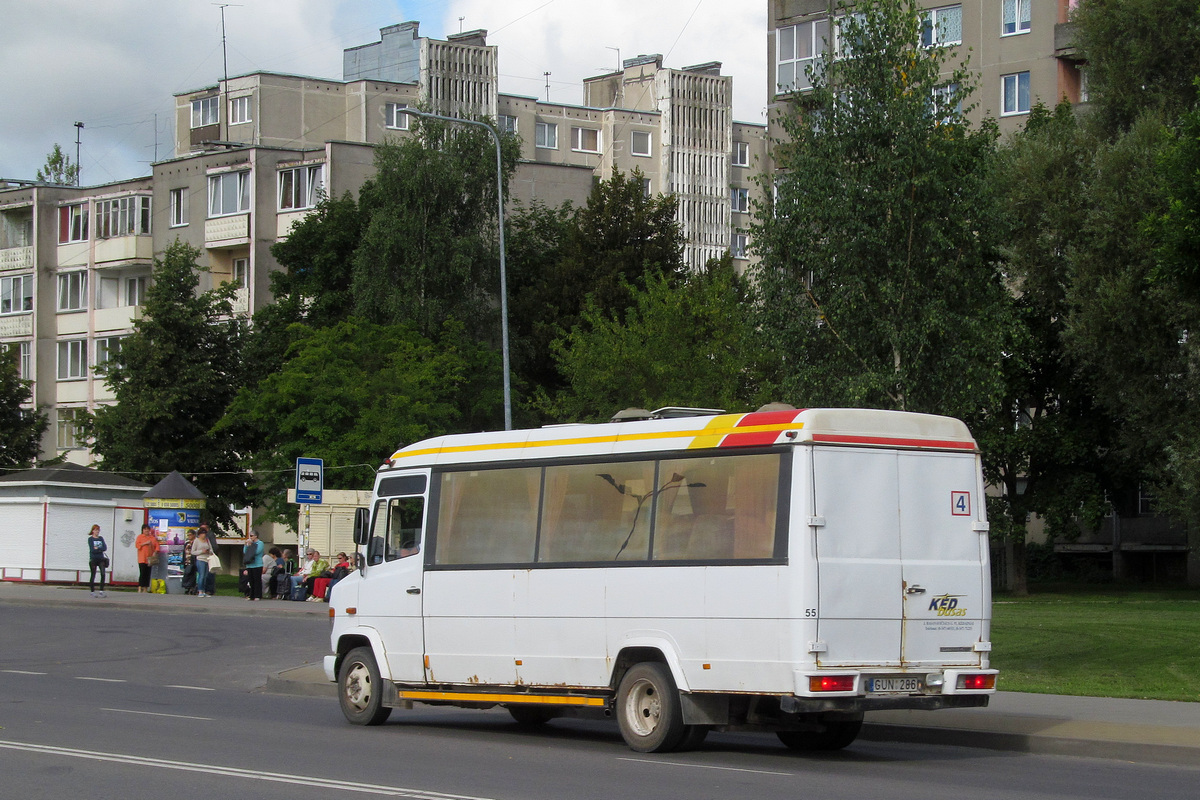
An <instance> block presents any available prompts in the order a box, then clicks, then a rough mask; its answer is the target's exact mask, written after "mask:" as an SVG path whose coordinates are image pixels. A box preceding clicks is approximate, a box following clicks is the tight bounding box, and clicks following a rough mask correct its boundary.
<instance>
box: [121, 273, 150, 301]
mask: <svg viewBox="0 0 1200 800" xmlns="http://www.w3.org/2000/svg"><path fill="white" fill-rule="evenodd" d="M145 302H146V276H145V275H139V276H137V277H136V278H126V279H125V305H127V306H140V305H142V304H143V303H145Z"/></svg>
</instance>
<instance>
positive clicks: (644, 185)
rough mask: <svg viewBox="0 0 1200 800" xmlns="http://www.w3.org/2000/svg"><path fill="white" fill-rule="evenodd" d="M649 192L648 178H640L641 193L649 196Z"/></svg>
mask: <svg viewBox="0 0 1200 800" xmlns="http://www.w3.org/2000/svg"><path fill="white" fill-rule="evenodd" d="M650 192H651V188H650V179H649V178H642V194H644V195H645V196H646V197H649V196H650Z"/></svg>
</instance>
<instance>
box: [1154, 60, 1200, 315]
mask: <svg viewBox="0 0 1200 800" xmlns="http://www.w3.org/2000/svg"><path fill="white" fill-rule="evenodd" d="M1196 80H1197V82H1198V83H1200V78H1197V79H1196ZM1159 171H1160V173H1161V174H1162V177H1163V180H1164V182H1165V184H1166V193H1167V200H1166V203H1167V205H1166V209H1165V210H1164V211H1163V212H1162V213H1160V214H1155V215H1152V216H1151V217H1150V219H1149V224H1150V226H1151V232H1152V234H1153V235H1154V236H1155V238H1156V240H1157V247H1156V250H1155V255H1156V256H1157V258H1158V267H1159V270H1160V271H1161V272H1162V273H1163V274H1164V276H1166V277H1167V278H1168V279H1170V280H1174V281H1177V282H1178V283H1179V285H1180V288H1181V289H1182V290H1183V291H1185V292H1187V293H1188V294H1189V295H1191V296H1192V297H1197V296H1200V108H1197V109H1195V110H1193V111H1190V112H1189V113H1187V114H1185V115H1184V116H1183V119H1182V120H1181V122H1180V125H1179V128H1178V129H1177V130H1176V131H1172V134H1171V140H1170V141H1169V142H1167V144H1166V145H1165V146H1164V148H1163V150H1162V152H1161V153H1160V154H1159Z"/></svg>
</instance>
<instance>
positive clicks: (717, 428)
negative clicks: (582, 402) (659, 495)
mask: <svg viewBox="0 0 1200 800" xmlns="http://www.w3.org/2000/svg"><path fill="white" fill-rule="evenodd" d="M778 444H833V445H845V446H859V447H895V448H904V449H919V450H956V451H965V452H975V450H976V445H975V440H974V439H973V438H972V437H971V432H970V431H968V430H967V426H966V425H965V424H963V423H962V422H961V421H959V420H957V419H953V418H951V417H939V416H934V415H932V414H914V413H910V412H905V411H880V410H875V409H862V408H809V409H798V410H788V411H757V412H752V413H749V414H716V415H712V416H700V417H683V418H677V419H656V420H644V421H637V422H615V423H614V422H609V423H601V424H582V423H581V424H575V425H555V426H552V427H546V428H533V429H529V430H516V431H495V432H489V433H466V434H456V435H451V436H440V437H437V438H434V439H426V440H425V441H422V442H417V443H416V444H411V445H408V446H407V447H403V448H401V449H399V450H397V451H396V452H395V453H393V454H392V457H391V458H390V459H389V460H388V464H386V465H384V469H387V468H388V467H391V468H412V467H428V466H444V465H453V464H483V463H489V462H496V461H519V460H527V459H542V458H550V459H553V458H569V457H581V456H582V457H589V456H610V455H631V454H637V453H661V452H669V451H682V450H703V449H706V448H719V449H726V448H742V447H769V446H772V445H778Z"/></svg>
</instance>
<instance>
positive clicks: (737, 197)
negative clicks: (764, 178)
mask: <svg viewBox="0 0 1200 800" xmlns="http://www.w3.org/2000/svg"><path fill="white" fill-rule="evenodd" d="M729 208H730V209H731V210H732V211H734V212H736V213H738V214H749V213H750V189H749V188H747V187H745V186H733V187H731V188H730V189H729Z"/></svg>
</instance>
